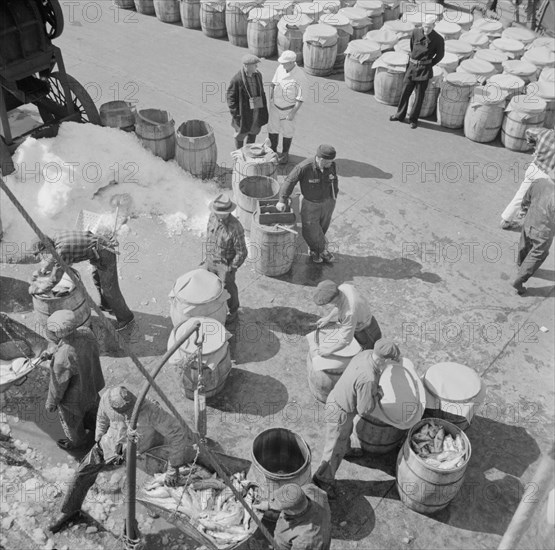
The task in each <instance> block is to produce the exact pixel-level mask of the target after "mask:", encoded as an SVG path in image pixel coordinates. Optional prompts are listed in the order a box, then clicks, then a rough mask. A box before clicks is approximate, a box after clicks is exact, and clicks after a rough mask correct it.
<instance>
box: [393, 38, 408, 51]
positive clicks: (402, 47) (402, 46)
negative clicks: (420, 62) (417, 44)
mask: <svg viewBox="0 0 555 550" xmlns="http://www.w3.org/2000/svg"><path fill="white" fill-rule="evenodd" d="M393 49H394V50H395V51H396V52H404V53H407V54H410V50H411V47H410V40H409V39H408V38H403V40H399V42H397V44H395V46H393Z"/></svg>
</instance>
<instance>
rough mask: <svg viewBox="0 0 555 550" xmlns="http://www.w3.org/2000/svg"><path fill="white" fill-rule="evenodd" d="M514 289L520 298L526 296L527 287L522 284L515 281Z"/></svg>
mask: <svg viewBox="0 0 555 550" xmlns="http://www.w3.org/2000/svg"><path fill="white" fill-rule="evenodd" d="M513 288H514V289H515V292H516V293H517V294H518V295H519V296H524V295H525V294H526V287H524V286H523V284H522V283H519V282H517V281H515V282H514V283H513Z"/></svg>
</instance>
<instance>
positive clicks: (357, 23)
mask: <svg viewBox="0 0 555 550" xmlns="http://www.w3.org/2000/svg"><path fill="white" fill-rule="evenodd" d="M338 13H340V14H342V15H344V16H345V17H346V18H347V19H348V20H349V21H350V23H351V25H352V26H353V27H355V28H356V27H364V26H366V25H369V24H370V19H368V16H367V14H366V12H365V11H364V10H362V9H360V8H341V9H340V10H339V12H338Z"/></svg>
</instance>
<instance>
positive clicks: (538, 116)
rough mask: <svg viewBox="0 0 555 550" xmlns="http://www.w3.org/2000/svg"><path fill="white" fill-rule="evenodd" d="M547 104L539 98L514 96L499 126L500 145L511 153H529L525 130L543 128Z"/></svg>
mask: <svg viewBox="0 0 555 550" xmlns="http://www.w3.org/2000/svg"><path fill="white" fill-rule="evenodd" d="M546 108H547V104H546V102H545V100H543V99H542V98H541V97H532V96H528V95H515V96H514V97H513V98H512V99H511V101H510V102H509V105H508V107H507V111H506V112H505V117H504V118H503V124H502V126H501V143H502V144H503V145H504V146H505V147H506V148H507V149H510V150H511V151H530V150H532V149H533V148H534V146H533V145H531V144H530V143H528V142H527V141H526V136H525V134H526V130H527V129H528V128H534V127H537V126H543V122H544V120H545V111H546Z"/></svg>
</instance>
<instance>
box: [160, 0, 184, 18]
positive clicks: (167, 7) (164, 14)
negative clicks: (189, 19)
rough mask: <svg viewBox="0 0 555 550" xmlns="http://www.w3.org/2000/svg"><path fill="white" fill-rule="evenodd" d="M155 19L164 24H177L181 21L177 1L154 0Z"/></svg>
mask: <svg viewBox="0 0 555 550" xmlns="http://www.w3.org/2000/svg"><path fill="white" fill-rule="evenodd" d="M154 11H155V13H156V17H157V18H158V19H160V21H163V22H164V23H177V22H178V21H181V14H180V13H179V0H154Z"/></svg>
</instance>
